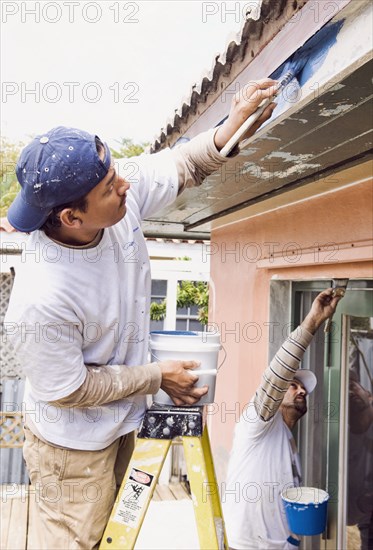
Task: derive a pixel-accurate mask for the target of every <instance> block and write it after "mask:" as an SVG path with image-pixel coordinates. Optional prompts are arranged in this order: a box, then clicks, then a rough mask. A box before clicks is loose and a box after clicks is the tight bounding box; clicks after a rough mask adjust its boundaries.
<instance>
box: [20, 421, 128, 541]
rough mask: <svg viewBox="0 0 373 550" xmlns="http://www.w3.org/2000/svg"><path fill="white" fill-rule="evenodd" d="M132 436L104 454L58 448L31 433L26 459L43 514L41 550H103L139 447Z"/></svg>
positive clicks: (26, 443)
mask: <svg viewBox="0 0 373 550" xmlns="http://www.w3.org/2000/svg"><path fill="white" fill-rule="evenodd" d="M134 441H135V435H134V432H131V433H129V434H127V435H125V436H123V437H121V438H119V439H117V440H116V441H114V443H112V444H111V445H110V446H109V447H107V448H106V449H102V450H100V451H80V450H74V449H65V448H59V447H54V446H52V445H49V444H48V443H45V442H43V441H41V440H40V439H39V438H38V437H36V436H35V435H34V434H33V433H32V432H31V431H30V430H29V429H28V428H27V427H25V443H24V448H23V455H24V458H25V461H26V465H27V469H28V472H29V476H30V479H31V483H32V485H33V486H34V489H35V499H36V501H37V504H38V506H37V510H38V513H39V518H38V519H39V523H40V532H41V533H40V534H41V538H42V540H41V541H40V543H41V544H42V546H41V548H42V549H46V550H51V549H53V550H59V549H61V550H70V549H74V550H77V549H79V550H82V549H84V550H91V549H93V548H97V546H98V544H99V542H100V539H101V537H102V534H103V531H104V529H105V526H106V523H107V521H108V519H109V516H110V512H111V509H112V507H113V504H114V499H115V495H116V491H117V488H118V487H119V486H120V483H121V481H122V479H123V476H124V473H125V471H126V467H127V465H128V462H129V459H130V457H131V454H132V451H133V447H134Z"/></svg>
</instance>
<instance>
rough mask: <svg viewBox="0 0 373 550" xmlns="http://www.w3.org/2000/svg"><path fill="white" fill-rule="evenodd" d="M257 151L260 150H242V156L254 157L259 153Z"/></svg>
mask: <svg viewBox="0 0 373 550" xmlns="http://www.w3.org/2000/svg"><path fill="white" fill-rule="evenodd" d="M276 139H277V138H276ZM257 151H258V149H257V148H254V147H251V148H249V149H241V150H240V155H242V156H243V157H249V156H250V155H254V154H255V153H257Z"/></svg>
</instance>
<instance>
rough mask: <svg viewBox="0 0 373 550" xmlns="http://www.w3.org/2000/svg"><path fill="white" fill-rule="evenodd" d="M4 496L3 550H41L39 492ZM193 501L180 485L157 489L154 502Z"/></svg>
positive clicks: (23, 489) (20, 489)
mask: <svg viewBox="0 0 373 550" xmlns="http://www.w3.org/2000/svg"><path fill="white" fill-rule="evenodd" d="M0 493H1V522H0V525H1V536H0V549H1V550H40V548H41V543H40V533H41V531H42V526H41V524H40V522H39V519H38V515H37V510H36V506H37V504H36V502H35V491H34V490H33V488H32V487H31V486H26V485H18V484H15V483H14V484H11V485H2V486H0ZM182 499H190V495H189V493H188V492H187V491H186V489H185V488H184V486H183V485H182V484H180V483H170V484H169V485H157V486H156V488H155V491H154V494H153V500H182Z"/></svg>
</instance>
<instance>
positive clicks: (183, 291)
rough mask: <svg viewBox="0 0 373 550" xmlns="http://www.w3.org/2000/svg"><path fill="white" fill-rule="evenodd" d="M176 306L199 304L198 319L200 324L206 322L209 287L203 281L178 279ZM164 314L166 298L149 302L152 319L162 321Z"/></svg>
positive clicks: (205, 323)
mask: <svg viewBox="0 0 373 550" xmlns="http://www.w3.org/2000/svg"><path fill="white" fill-rule="evenodd" d="M176 302H177V307H178V308H184V307H192V306H195V305H196V306H199V309H198V320H199V322H200V323H201V324H202V325H207V323H208V304H209V287H208V283H205V282H204V281H179V285H178V289H177V297H176ZM165 316H166V300H163V301H162V302H152V303H151V304H150V318H151V320H152V321H163V319H164V318H165Z"/></svg>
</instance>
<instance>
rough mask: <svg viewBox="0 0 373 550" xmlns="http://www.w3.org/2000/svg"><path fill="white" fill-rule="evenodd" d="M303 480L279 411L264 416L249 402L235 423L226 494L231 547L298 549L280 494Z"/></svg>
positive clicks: (289, 433)
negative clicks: (292, 543)
mask: <svg viewBox="0 0 373 550" xmlns="http://www.w3.org/2000/svg"><path fill="white" fill-rule="evenodd" d="M299 481H300V461H299V455H298V453H297V451H296V447H295V442H294V439H293V437H292V434H291V431H290V430H289V428H288V427H287V425H286V424H285V422H284V421H283V418H282V414H281V412H280V411H277V413H276V414H275V416H274V417H273V418H272V419H271V420H269V421H268V422H265V421H263V420H261V419H260V417H259V416H258V415H257V413H256V410H255V407H254V404H253V403H252V402H251V403H250V405H249V406H248V408H247V409H246V410H245V411H244V412H243V414H242V416H241V418H240V420H239V422H238V424H237V425H236V428H235V434H234V444H233V449H232V454H231V457H230V461H229V467H228V474H227V482H226V485H225V487H224V489H225V490H223V495H222V505H223V510H224V519H225V523H226V528H227V536H228V542H229V545H230V547H232V548H235V549H237V550H243V549H251V548H261V549H263V550H269V549H271V550H272V549H290V548H292V549H294V548H295V546H293V545H291V544H290V543H289V542H287V538H288V536H289V535H290V531H289V527H288V524H287V520H286V515H285V510H284V507H283V504H282V501H281V496H280V495H281V491H282V490H283V489H286V488H288V487H293V486H295V485H299Z"/></svg>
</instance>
